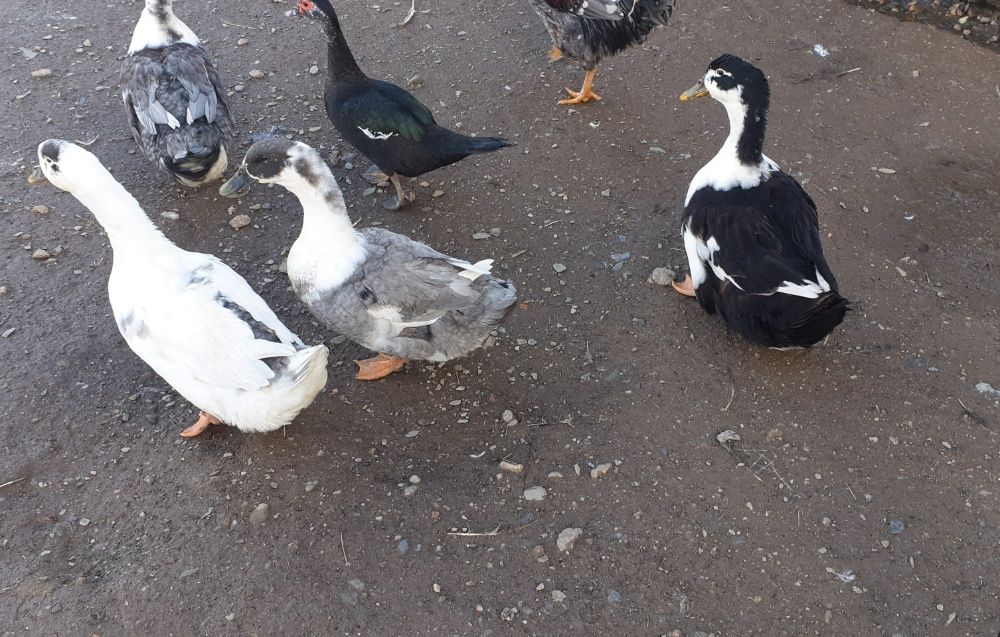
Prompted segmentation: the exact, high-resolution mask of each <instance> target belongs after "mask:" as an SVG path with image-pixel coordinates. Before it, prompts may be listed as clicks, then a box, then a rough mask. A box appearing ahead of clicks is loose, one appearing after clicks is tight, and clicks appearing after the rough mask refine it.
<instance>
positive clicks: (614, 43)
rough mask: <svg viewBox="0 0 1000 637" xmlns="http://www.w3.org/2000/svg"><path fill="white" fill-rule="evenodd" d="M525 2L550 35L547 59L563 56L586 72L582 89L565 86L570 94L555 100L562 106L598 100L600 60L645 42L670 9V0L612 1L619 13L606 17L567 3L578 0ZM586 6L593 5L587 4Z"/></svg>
mask: <svg viewBox="0 0 1000 637" xmlns="http://www.w3.org/2000/svg"><path fill="white" fill-rule="evenodd" d="M592 1H593V0H591V2H592ZM529 2H530V3H531V6H532V7H534V9H535V11H536V12H537V13H538V15H539V16H541V18H542V21H543V22H545V28H546V29H547V30H548V32H549V36H550V37H551V38H552V51H551V52H550V54H549V57H550V59H552V60H553V61H555V60H558V59H560V58H562V57H563V56H564V55H565V56H566V57H569V58H571V59H573V60H576V61H577V62H578V63H579V64H580V66H581V67H583V69H584V70H585V71H586V72H587V75H586V77H585V78H584V80H583V88H581V89H580V90H579V91H573V90H571V89H568V88H567V89H566V92H567V93H569V95H570V97H569V98H568V99H564V100H560V102H559V103H560V104H564V105H570V104H582V103H585V102H589V101H591V100H596V101H600V100H601V96H600V95H598V94H597V93H595V92H594V76H595V75H596V74H597V65H598V64H599V63H600V61H601V60H603V59H604V58H607V57H611V56H612V55H615V54H617V53H620V52H622V51H624V50H625V49H627V48H629V47H631V46H634V45H636V44H642V43H643V42H645V41H646V36H648V35H649V33H650V31H652V30H653V29H654V28H656V27H658V26H662V25H664V24H666V23H667V21H668V20H669V19H670V15H671V13H672V12H673V9H674V0H615V4H617V5H618V7H619V9H620V13H615V14H609V15H610V19H609V18H608V17H607V16H603V15H601V13H602V11H599V10H598V11H590V12H587V13H585V14H584V15H583V16H581V15H579V12H578V11H573V10H572V9H571V7H570V5H579V4H582V1H581V0H572V1H571V0H529ZM602 3H603V4H608V0H600V2H599V3H598V4H602ZM588 8H591V9H592V8H593V7H591V6H590V5H589V4H588ZM595 13H596V14H597V15H596V16H595V15H594V14H595Z"/></svg>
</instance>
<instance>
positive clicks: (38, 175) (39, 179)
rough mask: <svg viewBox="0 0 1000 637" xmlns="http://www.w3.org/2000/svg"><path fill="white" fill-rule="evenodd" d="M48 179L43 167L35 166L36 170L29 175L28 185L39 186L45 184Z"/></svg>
mask: <svg viewBox="0 0 1000 637" xmlns="http://www.w3.org/2000/svg"><path fill="white" fill-rule="evenodd" d="M47 181H48V179H46V178H45V173H43V172H42V167H41V166H35V169H34V170H32V171H31V174H30V175H28V185H29V186H37V185H38V184H44V183H45V182H47Z"/></svg>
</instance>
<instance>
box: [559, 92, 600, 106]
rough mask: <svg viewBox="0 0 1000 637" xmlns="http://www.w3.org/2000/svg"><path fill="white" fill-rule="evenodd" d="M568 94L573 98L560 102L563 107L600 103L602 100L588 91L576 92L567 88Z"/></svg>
mask: <svg viewBox="0 0 1000 637" xmlns="http://www.w3.org/2000/svg"><path fill="white" fill-rule="evenodd" d="M566 92H567V93H569V94H570V96H571V97H570V98H569V99H565V100H559V103H560V104H562V105H563V106H566V105H568V104H586V103H587V102H590V101H594V102H600V101H601V99H602V98H601V96H600V95H598V94H597V93H595V92H593V91H591V90H588V89H584V90H582V91H574V90H573V89H570V88H567V89H566Z"/></svg>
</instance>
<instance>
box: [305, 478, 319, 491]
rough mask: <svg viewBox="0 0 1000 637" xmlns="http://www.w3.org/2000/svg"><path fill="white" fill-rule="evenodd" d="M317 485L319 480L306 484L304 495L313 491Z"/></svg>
mask: <svg viewBox="0 0 1000 637" xmlns="http://www.w3.org/2000/svg"><path fill="white" fill-rule="evenodd" d="M318 484H319V480H310V481H309V482H306V486H305V490H306V493H309V492H310V491H312V490H313V489H315V488H316V485H318Z"/></svg>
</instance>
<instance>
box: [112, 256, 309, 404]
mask: <svg viewBox="0 0 1000 637" xmlns="http://www.w3.org/2000/svg"><path fill="white" fill-rule="evenodd" d="M189 256H191V257H194V258H193V259H191V263H186V264H185V267H182V268H180V269H179V270H178V272H177V273H176V276H173V275H172V276H171V279H172V283H171V285H169V286H168V287H167V290H166V291H164V289H163V288H157V289H155V290H147V289H143V290H142V291H140V293H138V294H135V295H125V296H129V297H131V298H126V299H121V295H117V294H113V295H112V298H113V300H114V301H119V300H122V301H124V302H115V303H114V306H115V318H116V320H117V323H118V328H119V330H120V331H121V333H122V336H124V337H125V340H126V341H127V342H128V344H129V346H130V347H131V348H132V350H133V351H135V352H136V354H138V355H139V356H140V357H141V358H142V359H143V360H145V361H146V362H147V363H149V365H150V366H151V367H153V369H154V370H156V371H157V372H158V373H160V375H162V376H165V377H168V378H169V377H177V376H176V372H175V373H174V374H170V373H169V370H181V371H180V373H186V374H187V375H188V376H192V377H194V378H195V379H197V380H198V381H200V382H203V383H207V384H209V385H215V386H218V387H224V388H229V389H240V390H245V391H251V390H255V389H261V388H262V387H265V386H267V385H268V384H269V382H270V381H271V380H272V379H273V378H274V377H275V371H274V370H273V369H272V368H271V367H270V366H269V365H268V364H267V362H266V360H267V359H271V358H280V357H286V356H291V355H293V354H294V353H295V352H296V349H297V347H301V346H302V342H301V341H300V340H299V339H298V338H297V337H296V336H295V335H294V334H292V332H290V331H289V330H288V328H286V327H285V326H284V325H282V323H281V321H280V320H278V317H277V316H275V314H274V312H273V311H272V310H271V309H270V308H269V307H268V306H267V303H266V302H265V301H264V300H263V299H262V298H260V296H258V295H257V293H256V292H254V291H253V289H252V288H251V287H250V285H249V284H248V283H247V282H246V281H245V280H244V279H243V277H241V276H240V275H239V274H237V273H236V272H235V271H233V270H232V269H231V268H230V267H229V266H227V265H225V264H224V263H222V262H221V261H219V260H218V259H216V258H215V257H213V256H211V255H201V254H193V253H189ZM143 292H145V293H143ZM116 297H117V298H116Z"/></svg>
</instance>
